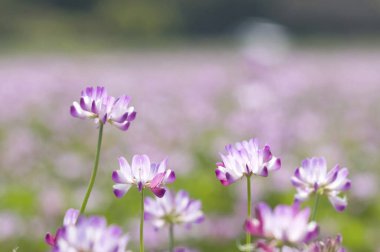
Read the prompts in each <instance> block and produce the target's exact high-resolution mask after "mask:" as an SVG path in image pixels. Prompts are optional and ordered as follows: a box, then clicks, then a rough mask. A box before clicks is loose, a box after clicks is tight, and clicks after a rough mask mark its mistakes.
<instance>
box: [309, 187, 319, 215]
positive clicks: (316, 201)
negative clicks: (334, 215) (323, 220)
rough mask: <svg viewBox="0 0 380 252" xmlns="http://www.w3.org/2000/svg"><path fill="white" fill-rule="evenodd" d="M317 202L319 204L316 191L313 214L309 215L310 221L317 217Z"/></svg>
mask: <svg viewBox="0 0 380 252" xmlns="http://www.w3.org/2000/svg"><path fill="white" fill-rule="evenodd" d="M318 204H319V193H316V194H315V202H314V207H313V214H312V215H311V220H312V221H315V218H316V217H317V209H318Z"/></svg>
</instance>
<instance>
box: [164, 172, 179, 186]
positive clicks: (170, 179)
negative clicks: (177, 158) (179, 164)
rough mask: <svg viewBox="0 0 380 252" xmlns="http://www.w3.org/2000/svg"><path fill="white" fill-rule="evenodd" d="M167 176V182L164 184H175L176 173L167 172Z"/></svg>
mask: <svg viewBox="0 0 380 252" xmlns="http://www.w3.org/2000/svg"><path fill="white" fill-rule="evenodd" d="M166 174H167V175H166V176H165V181H164V182H165V183H168V184H170V183H173V182H174V181H175V179H176V176H175V173H174V171H172V170H167V171H166Z"/></svg>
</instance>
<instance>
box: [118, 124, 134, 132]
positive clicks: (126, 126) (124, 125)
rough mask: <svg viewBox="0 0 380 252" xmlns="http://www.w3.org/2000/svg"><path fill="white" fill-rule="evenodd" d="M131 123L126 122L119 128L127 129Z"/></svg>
mask: <svg viewBox="0 0 380 252" xmlns="http://www.w3.org/2000/svg"><path fill="white" fill-rule="evenodd" d="M130 125H131V124H130V122H126V123H125V124H123V125H121V126H120V127H119V129H121V130H122V131H127V130H128V129H129V126H130Z"/></svg>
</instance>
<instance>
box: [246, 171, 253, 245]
mask: <svg viewBox="0 0 380 252" xmlns="http://www.w3.org/2000/svg"><path fill="white" fill-rule="evenodd" d="M251 198H252V196H251V176H247V218H248V219H250V218H251V215H252V213H251V212H252V210H251V205H252V202H251V200H252V199H251ZM245 239H246V244H247V247H248V246H249V245H250V244H251V234H250V233H248V232H247V233H246V237H245Z"/></svg>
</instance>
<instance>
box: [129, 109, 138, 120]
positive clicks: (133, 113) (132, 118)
mask: <svg viewBox="0 0 380 252" xmlns="http://www.w3.org/2000/svg"><path fill="white" fill-rule="evenodd" d="M136 115H137V113H136V111H133V112H132V113H130V114H129V115H128V117H127V120H128V121H129V122H132V121H133V120H135V119H136Z"/></svg>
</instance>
